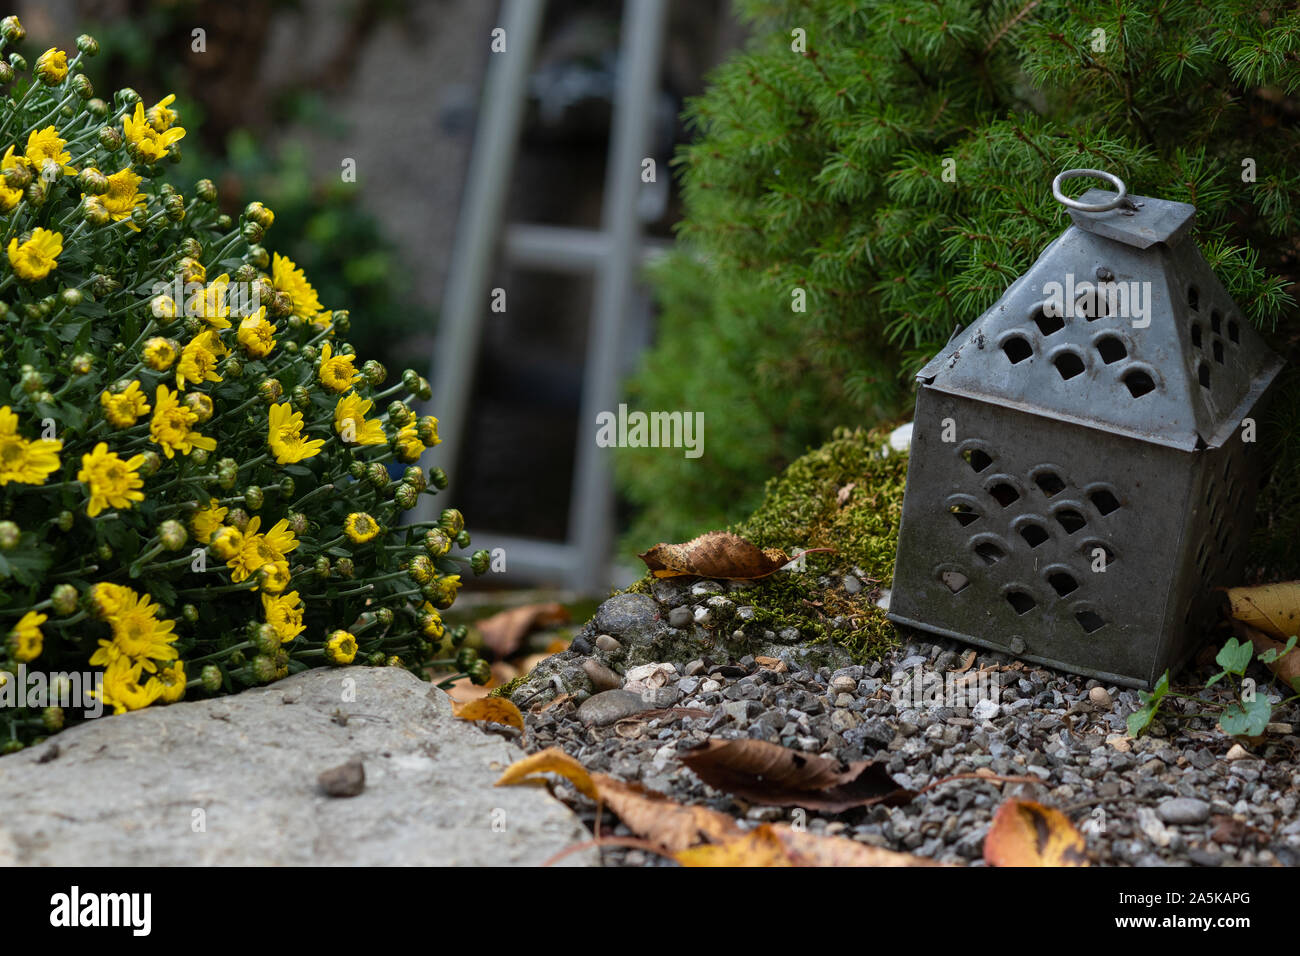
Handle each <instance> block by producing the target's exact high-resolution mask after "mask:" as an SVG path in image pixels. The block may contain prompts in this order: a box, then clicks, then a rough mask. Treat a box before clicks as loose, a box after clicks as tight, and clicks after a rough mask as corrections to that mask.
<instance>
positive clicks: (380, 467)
mask: <svg viewBox="0 0 1300 956" xmlns="http://www.w3.org/2000/svg"><path fill="white" fill-rule="evenodd" d="M366 479H367V480H368V481H369V482H370V484H372V485H373V486H374V487H376V488H378V489H379V490H380V491H382V490H384V489H385V488H387V487H388V481H389V477H388V468H387V466H385V465H384V464H383V463H382V462H378V461H376V462H372V463H371V465H370V467H369V468H368V469H367V470H366Z"/></svg>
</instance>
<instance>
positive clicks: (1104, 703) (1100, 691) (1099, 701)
mask: <svg viewBox="0 0 1300 956" xmlns="http://www.w3.org/2000/svg"><path fill="white" fill-rule="evenodd" d="M1088 699H1089V700H1091V701H1092V702H1093V703H1094V704H1096V705H1097V706H1098V707H1109V706H1110V705H1111V704H1112V703H1113V702H1112V701H1111V699H1110V692H1109V691H1108V690H1106V688H1104V687H1100V686H1098V687H1094V688H1093V689H1092V690H1090V691H1088Z"/></svg>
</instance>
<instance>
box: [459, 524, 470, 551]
mask: <svg viewBox="0 0 1300 956" xmlns="http://www.w3.org/2000/svg"><path fill="white" fill-rule="evenodd" d="M456 547H458V548H468V547H469V532H468V531H465V530H463V529H462V530H461V532H460V534H458V535H456Z"/></svg>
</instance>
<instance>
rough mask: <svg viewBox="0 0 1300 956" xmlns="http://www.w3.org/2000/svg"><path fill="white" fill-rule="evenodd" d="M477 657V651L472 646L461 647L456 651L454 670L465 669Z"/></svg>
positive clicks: (467, 668)
mask: <svg viewBox="0 0 1300 956" xmlns="http://www.w3.org/2000/svg"><path fill="white" fill-rule="evenodd" d="M478 659H479V657H478V651H476V650H475V649H474V648H472V647H462V648H460V649H459V650H457V651H456V670H458V671H467V670H469V668H470V665H471V664H473V663H474V662H475V661H476V660H478Z"/></svg>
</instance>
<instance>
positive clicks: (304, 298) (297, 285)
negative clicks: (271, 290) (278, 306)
mask: <svg viewBox="0 0 1300 956" xmlns="http://www.w3.org/2000/svg"><path fill="white" fill-rule="evenodd" d="M271 282H272V283H273V284H274V285H275V290H276V291H277V292H283V293H285V294H286V295H288V296H289V298H290V300H291V301H292V302H293V310H292V311H293V314H294V315H296V316H298V318H300V319H302V320H304V321H307V322H310V321H311V320H312V319H314V318H316V314H317V313H318V312H320V310H321V307H320V299H319V298H318V297H317V295H316V290H315V289H313V288H312V287H311V283H310V282H308V281H307V276H306V275H304V274H303V271H302V270H301V269H299V268H298V267H297V266H296V265H294V263H293V260H292V259H290V258H289V257H288V256H282V255H280V253H278V252H277V253H275V254H274V255H273V256H272V257H271Z"/></svg>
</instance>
